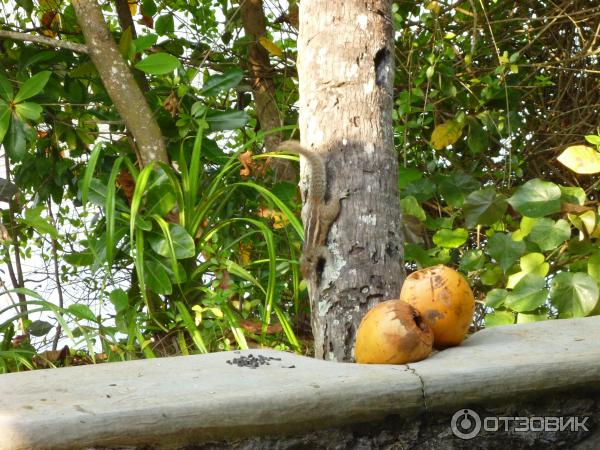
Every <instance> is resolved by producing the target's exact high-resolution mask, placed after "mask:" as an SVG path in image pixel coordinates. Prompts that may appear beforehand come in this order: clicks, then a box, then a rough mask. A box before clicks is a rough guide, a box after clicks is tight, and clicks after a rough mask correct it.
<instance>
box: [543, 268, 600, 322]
mask: <svg viewBox="0 0 600 450" xmlns="http://www.w3.org/2000/svg"><path fill="white" fill-rule="evenodd" d="M550 300H551V302H552V305H553V306H554V307H555V308H556V309H557V310H558V316H559V317H561V318H569V317H585V316H587V315H588V314H590V313H591V312H592V310H593V309H594V308H595V307H596V305H597V304H598V283H597V281H596V280H594V279H593V278H592V277H591V276H589V275H588V274H587V273H583V272H575V273H571V272H561V273H559V274H557V275H556V276H554V278H553V279H552V282H551V283H550Z"/></svg>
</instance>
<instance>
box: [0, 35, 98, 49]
mask: <svg viewBox="0 0 600 450" xmlns="http://www.w3.org/2000/svg"><path fill="white" fill-rule="evenodd" d="M0 38H4V39H12V40H13V41H24V42H35V43H36V44H42V45H47V46H49V47H55V48H64V49H67V50H71V51H73V52H76V53H87V52H88V48H87V46H85V45H83V44H78V43H76V42H71V41H61V40H60V39H52V38H49V37H46V36H36V35H34V34H28V33H19V32H17V31H6V30H0Z"/></svg>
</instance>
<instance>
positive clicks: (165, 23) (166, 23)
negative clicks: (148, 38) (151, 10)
mask: <svg viewBox="0 0 600 450" xmlns="http://www.w3.org/2000/svg"><path fill="white" fill-rule="evenodd" d="M154 29H155V30H156V32H157V33H158V34H169V33H174V32H175V23H174V21H173V16H172V15H171V14H164V15H162V16H160V17H159V18H158V19H156V22H155V23H154Z"/></svg>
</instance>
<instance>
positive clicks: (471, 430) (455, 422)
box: [450, 409, 481, 439]
mask: <svg viewBox="0 0 600 450" xmlns="http://www.w3.org/2000/svg"><path fill="white" fill-rule="evenodd" d="M450 427H451V428H452V433H453V434H454V436H456V437H458V438H461V439H473V438H474V437H475V436H477V435H478V434H479V432H480V431H481V418H480V417H479V414H477V413H476V412H475V411H473V410H472V409H460V410H458V411H456V412H455V413H454V415H453V416H452V421H451V423H450Z"/></svg>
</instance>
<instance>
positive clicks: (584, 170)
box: [557, 145, 600, 175]
mask: <svg viewBox="0 0 600 450" xmlns="http://www.w3.org/2000/svg"><path fill="white" fill-rule="evenodd" d="M557 159H558V161H559V162H560V163H562V164H564V165H565V166H566V167H567V168H569V169H571V170H572V171H573V172H575V173H579V174H583V175H589V174H592V173H598V172H600V153H598V152H597V151H596V150H594V149H593V148H592V147H588V146H587V145H572V146H571V147H567V148H566V149H565V151H564V152H562V153H561V154H560V155H559V156H558V158H557Z"/></svg>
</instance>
